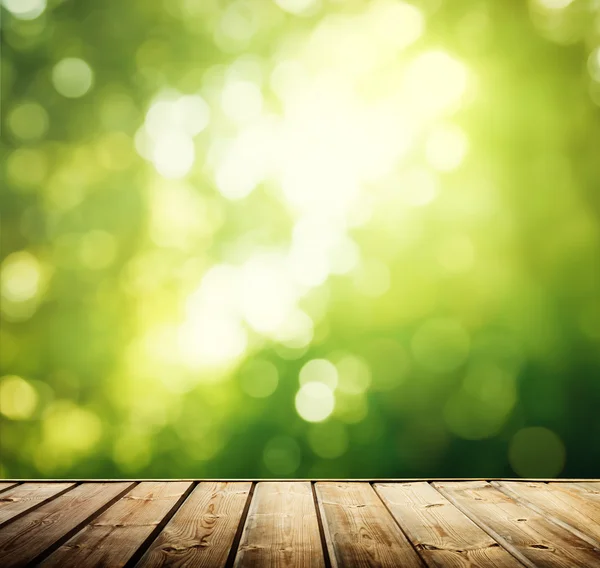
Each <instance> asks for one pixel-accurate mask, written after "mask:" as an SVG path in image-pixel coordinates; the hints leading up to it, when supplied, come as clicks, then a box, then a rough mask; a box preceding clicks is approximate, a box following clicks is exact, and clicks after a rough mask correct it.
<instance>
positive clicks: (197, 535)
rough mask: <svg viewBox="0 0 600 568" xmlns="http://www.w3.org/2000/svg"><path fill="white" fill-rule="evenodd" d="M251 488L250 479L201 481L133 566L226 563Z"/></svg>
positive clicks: (213, 567) (203, 567)
mask: <svg viewBox="0 0 600 568" xmlns="http://www.w3.org/2000/svg"><path fill="white" fill-rule="evenodd" d="M251 487H252V484H251V483H249V482H242V483H228V482H206V483H200V484H199V485H198V486H197V487H196V488H195V489H194V491H193V492H192V494H191V495H190V496H189V497H188V498H187V499H186V501H185V503H184V504H183V505H182V506H181V507H180V508H179V510H178V511H177V513H175V516H174V517H173V518H172V519H171V520H170V521H169V523H168V524H167V526H166V527H165V528H164V529H163V531H162V532H161V533H160V535H159V536H158V538H157V539H156V540H155V541H154V542H153V543H152V545H151V546H150V548H149V549H148V551H147V552H146V554H145V555H144V556H143V558H142V559H141V560H140V562H139V563H138V564H136V568H159V567H166V566H186V567H189V568H220V567H222V566H225V563H226V561H227V557H228V555H229V551H230V548H231V546H232V544H233V539H234V536H235V534H236V531H237V529H238V525H239V524H240V519H241V517H242V513H243V511H244V507H245V505H246V501H247V500H248V493H249V492H250V488H251Z"/></svg>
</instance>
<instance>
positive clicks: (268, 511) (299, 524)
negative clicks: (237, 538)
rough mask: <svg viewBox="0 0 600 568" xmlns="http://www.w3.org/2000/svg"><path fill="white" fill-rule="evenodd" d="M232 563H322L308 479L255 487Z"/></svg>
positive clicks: (313, 567)
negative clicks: (306, 480)
mask: <svg viewBox="0 0 600 568" xmlns="http://www.w3.org/2000/svg"><path fill="white" fill-rule="evenodd" d="M234 566H235V567H236V568H247V567H258V566H270V567H273V568H275V567H281V568H293V567H302V568H323V567H324V566H325V560H324V557H323V548H322V546H321V536H320V534H319V524H318V520H317V510H316V508H315V503H314V498H313V493H312V488H311V485H310V483H309V482H268V481H265V482H261V483H259V484H258V485H257V486H256V490H255V491H254V496H253V498H252V502H251V503H250V509H249V511H248V518H247V520H246V525H245V526H244V531H243V533H242V538H241V542H240V547H239V549H238V551H237V555H236V558H235V564H234Z"/></svg>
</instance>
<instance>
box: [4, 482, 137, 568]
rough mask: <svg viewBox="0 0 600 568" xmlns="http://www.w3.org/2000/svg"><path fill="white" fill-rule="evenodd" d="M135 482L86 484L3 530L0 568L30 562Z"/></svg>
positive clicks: (9, 567)
mask: <svg viewBox="0 0 600 568" xmlns="http://www.w3.org/2000/svg"><path fill="white" fill-rule="evenodd" d="M132 485H133V483H131V482H129V483H84V484H82V485H79V486H77V487H75V488H74V489H71V490H70V491H67V493H65V494H63V495H61V496H60V497H57V498H56V499H54V500H52V501H50V502H49V503H45V504H44V505H42V506H41V507H39V508H38V509H36V510H35V511H31V512H30V513H28V514H27V515H25V516H23V517H21V518H19V519H17V520H15V521H13V522H12V523H9V524H7V525H6V526H4V527H3V528H2V530H0V566H2V568H13V567H17V566H24V565H26V564H29V563H31V562H32V561H33V560H34V559H35V558H36V557H37V556H39V555H40V554H41V553H42V552H44V551H45V550H46V549H48V547H50V546H52V545H53V544H55V543H56V542H57V541H59V540H60V539H61V538H62V537H64V536H65V535H67V534H69V533H70V532H71V531H72V530H74V529H76V528H78V527H79V525H80V524H81V523H82V522H84V521H86V520H87V519H88V518H89V517H91V516H93V515H94V514H95V513H97V512H98V510H100V509H102V507H104V506H105V505H107V504H109V503H111V502H112V501H113V500H114V499H116V498H117V497H118V496H120V495H121V494H122V493H123V492H124V491H127V490H128V489H129V488H130V487H131V486H132Z"/></svg>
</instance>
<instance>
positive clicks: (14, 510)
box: [0, 483, 75, 525]
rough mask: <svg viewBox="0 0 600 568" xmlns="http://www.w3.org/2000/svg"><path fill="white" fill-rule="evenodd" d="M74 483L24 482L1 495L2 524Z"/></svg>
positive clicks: (0, 514)
mask: <svg viewBox="0 0 600 568" xmlns="http://www.w3.org/2000/svg"><path fill="white" fill-rule="evenodd" d="M74 486H75V484H74V483H23V484H22V485H17V486H16V487H13V488H12V489H9V490H8V491H5V492H4V493H3V494H2V495H0V525H2V524H4V523H6V522H7V521H9V520H11V519H14V518H15V517H16V516H17V515H21V514H23V513H24V512H25V511H29V510H30V509H33V508H34V507H36V506H39V505H40V504H41V503H43V502H44V501H47V500H48V499H51V498H52V497H54V496H56V495H58V494H59V493H62V492H63V491H66V490H67V489H69V488H71V487H74Z"/></svg>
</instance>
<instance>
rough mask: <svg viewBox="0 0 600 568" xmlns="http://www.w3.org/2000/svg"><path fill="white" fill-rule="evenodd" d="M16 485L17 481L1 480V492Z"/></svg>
mask: <svg viewBox="0 0 600 568" xmlns="http://www.w3.org/2000/svg"><path fill="white" fill-rule="evenodd" d="M15 485H17V483H15V482H14V481H13V482H10V481H2V482H0V493H2V492H3V491H6V490H7V489H10V488H11V487H14V486H15Z"/></svg>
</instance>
